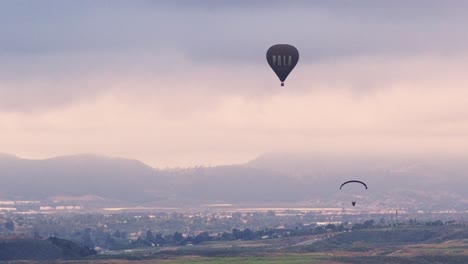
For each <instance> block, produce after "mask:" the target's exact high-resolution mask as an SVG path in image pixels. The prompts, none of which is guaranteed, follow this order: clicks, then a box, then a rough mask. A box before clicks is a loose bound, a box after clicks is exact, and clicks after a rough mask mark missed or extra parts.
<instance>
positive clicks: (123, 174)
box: [0, 155, 158, 201]
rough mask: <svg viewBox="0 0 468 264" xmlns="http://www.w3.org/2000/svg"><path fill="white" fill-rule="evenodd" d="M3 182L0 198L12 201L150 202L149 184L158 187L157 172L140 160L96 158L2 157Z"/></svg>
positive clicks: (0, 162) (81, 156)
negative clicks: (81, 198)
mask: <svg viewBox="0 0 468 264" xmlns="http://www.w3.org/2000/svg"><path fill="white" fill-rule="evenodd" d="M0 179H1V181H2V184H0V196H1V197H2V198H10V199H11V198H15V199H47V198H49V197H51V196H82V195H96V196H102V197H105V198H109V199H116V200H120V199H122V200H127V199H129V200H130V201H140V200H145V199H147V198H148V195H147V194H146V193H145V189H146V188H148V187H152V186H148V182H152V183H155V184H157V183H158V179H157V173H156V170H154V169H153V168H151V167H149V166H147V165H145V164H143V163H141V162H139V161H137V160H130V159H122V158H108V157H101V156H94V155H75V156H63V157H57V158H51V159H45V160H28V159H20V158H16V157H13V156H6V155H2V156H0Z"/></svg>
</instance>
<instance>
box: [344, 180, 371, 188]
mask: <svg viewBox="0 0 468 264" xmlns="http://www.w3.org/2000/svg"><path fill="white" fill-rule="evenodd" d="M352 182H356V183H360V184H362V185H364V187H366V190H367V185H366V184H365V183H364V182H362V181H358V180H350V181H346V182H343V184H341V186H340V190H341V188H343V186H345V185H346V184H348V183H352Z"/></svg>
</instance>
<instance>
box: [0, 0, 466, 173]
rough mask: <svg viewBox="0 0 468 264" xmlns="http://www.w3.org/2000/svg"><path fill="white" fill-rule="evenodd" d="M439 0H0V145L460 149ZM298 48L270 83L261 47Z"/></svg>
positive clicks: (462, 127) (153, 150)
mask: <svg viewBox="0 0 468 264" xmlns="http://www.w3.org/2000/svg"><path fill="white" fill-rule="evenodd" d="M467 7H468V4H466V3H462V2H447V3H445V2H444V3H441V2H437V1H413V2H411V3H407V2H403V1H392V2H388V3H387V2H379V3H378V4H377V3H375V2H373V1H360V2H358V3H351V2H345V3H342V2H337V1H336V2H335V1H317V2H313V3H311V2H307V1H289V2H287V3H284V2H280V1H272V2H268V3H265V2H260V1H253V2H252V1H240V2H235V3H224V2H216V1H158V2H152V1H132V2H126V1H113V2H112V4H109V2H105V1H102V2H94V1H79V2H62V1H41V2H29V1H4V2H1V3H0V21H2V23H1V26H0V40H1V41H0V59H1V61H2V63H0V131H1V134H0V135H1V136H0V146H1V148H0V152H2V153H10V154H14V155H18V156H20V157H23V158H33V159H43V158H49V157H54V156H61V155H72V154H77V153H93V154H98V155H105V156H113V157H114V156H118V157H129V158H135V159H138V160H141V161H143V162H145V163H146V164H148V165H150V166H153V167H164V166H169V167H175V166H182V167H187V166H196V165H222V164H234V163H244V162H247V161H250V160H252V159H253V158H255V157H257V156H259V155H262V154H265V153H309V152H312V153H330V154H350V155H373V154H375V155H388V156H395V157H400V156H403V155H412V154H414V155H427V156H431V155H434V156H444V155H447V157H449V156H468V148H467V146H468V107H466V106H467V105H468V77H467V76H466V73H465V69H466V68H467V66H468V60H467V59H468V45H467V44H468V33H467V32H466V28H467V26H468V17H466V15H465V14H464V10H466V8H467ZM277 43H289V44H292V45H294V46H296V47H297V48H298V50H299V53H300V59H299V63H298V65H297V67H296V68H295V70H294V71H293V72H292V73H291V75H290V76H289V77H288V79H287V81H286V86H285V87H280V85H279V80H278V79H277V77H276V76H275V75H274V73H273V72H272V70H271V69H270V68H269V66H268V64H267V62H266V60H265V52H266V50H267V49H268V48H269V47H270V46H271V45H273V44H277Z"/></svg>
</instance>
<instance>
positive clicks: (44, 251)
mask: <svg viewBox="0 0 468 264" xmlns="http://www.w3.org/2000/svg"><path fill="white" fill-rule="evenodd" d="M95 254H97V253H96V251H94V250H93V249H89V248H87V247H81V246H79V245H77V244H75V243H74V242H71V241H68V240H65V239H59V238H54V237H51V238H49V239H26V238H21V239H2V240H0V260H2V261H5V260H6V261H7V260H56V259H81V258H84V257H88V256H92V255H95Z"/></svg>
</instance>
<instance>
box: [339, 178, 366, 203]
mask: <svg viewBox="0 0 468 264" xmlns="http://www.w3.org/2000/svg"><path fill="white" fill-rule="evenodd" d="M350 183H358V184H361V185H363V186H364V187H365V188H366V190H367V185H366V184H365V183H364V182H362V181H358V180H350V181H345V182H343V183H342V184H341V186H340V190H341V188H343V186H345V185H346V184H350ZM351 204H352V205H353V206H355V205H356V201H351Z"/></svg>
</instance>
